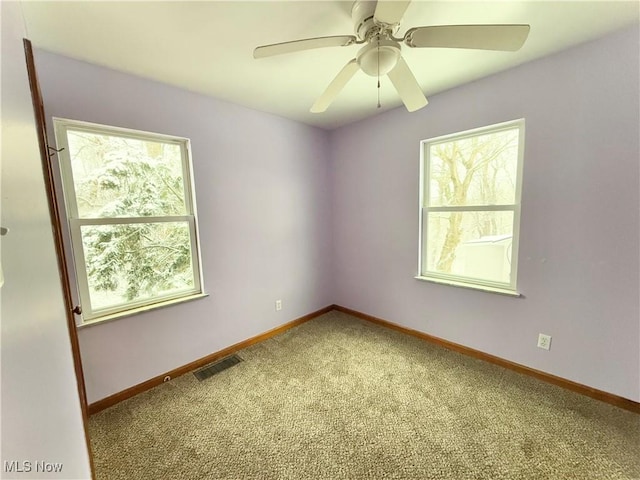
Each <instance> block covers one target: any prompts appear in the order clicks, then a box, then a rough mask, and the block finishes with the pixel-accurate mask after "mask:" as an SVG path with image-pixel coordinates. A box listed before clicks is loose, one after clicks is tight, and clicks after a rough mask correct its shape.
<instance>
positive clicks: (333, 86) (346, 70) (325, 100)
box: [311, 58, 360, 113]
mask: <svg viewBox="0 0 640 480" xmlns="http://www.w3.org/2000/svg"><path fill="white" fill-rule="evenodd" d="M359 69H360V66H359V65H358V62H357V61H356V59H355V58H354V59H353V60H351V61H350V62H349V63H347V64H346V65H345V66H344V67H342V70H340V72H339V73H338V75H336V78H334V79H333V80H332V81H331V83H330V84H329V86H328V87H327V89H326V90H325V91H324V93H323V94H322V95H320V98H318V99H317V100H316V102H315V103H314V104H313V106H312V107H311V112H312V113H322V112H324V111H325V110H326V109H327V108H329V105H331V102H333V100H334V99H335V98H336V97H337V96H338V94H339V93H340V92H341V91H342V89H343V88H344V86H345V85H346V84H347V82H348V81H349V80H351V77H353V76H354V75H355V73H356V72H357V71H358V70H359Z"/></svg>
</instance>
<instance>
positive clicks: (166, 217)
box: [54, 118, 202, 322]
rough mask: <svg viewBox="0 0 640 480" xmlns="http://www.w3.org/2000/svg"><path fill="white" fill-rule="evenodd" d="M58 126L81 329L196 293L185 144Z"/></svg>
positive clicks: (80, 125)
mask: <svg viewBox="0 0 640 480" xmlns="http://www.w3.org/2000/svg"><path fill="white" fill-rule="evenodd" d="M54 126H55V132H56V140H57V143H58V148H61V147H62V148H63V150H62V151H61V152H60V154H59V158H60V171H61V176H62V184H63V193H64V199H65V205H66V213H67V219H68V222H69V231H70V238H71V247H72V250H73V260H74V264H75V272H76V281H77V287H78V292H79V296H80V303H81V305H82V310H83V312H82V317H83V322H93V321H97V320H103V319H106V318H112V317H114V316H119V315H122V314H125V313H131V311H132V310H136V309H144V308H150V307H151V306H158V305H159V304H166V303H167V302H170V301H178V300H182V299H185V298H191V297H193V296H197V295H200V294H202V280H201V276H200V259H199V253H198V235H197V222H196V208H195V199H194V195H193V186H192V177H191V160H190V154H189V140H188V139H185V138H176V137H169V136H166V135H158V134H154V133H147V132H139V131H134V130H126V129H121V128H115V127H107V126H103V125H96V124H90V123H84V122H77V121H72V120H63V119H57V118H56V119H54Z"/></svg>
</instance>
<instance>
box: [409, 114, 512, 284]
mask: <svg viewBox="0 0 640 480" xmlns="http://www.w3.org/2000/svg"><path fill="white" fill-rule="evenodd" d="M523 141H524V120H517V121H513V122H507V123H503V124H499V125H493V126H489V127H484V128H480V129H476V130H471V131H467V132H462V133H458V134H453V135H447V136H443V137H438V138H434V139H430V140H425V141H423V142H422V159H421V163H422V165H421V201H420V206H421V215H420V255H419V275H418V276H419V278H422V279H432V280H434V281H441V282H445V283H446V282H447V281H450V282H451V283H454V284H462V285H466V286H471V287H477V288H482V287H489V288H497V289H505V290H508V291H513V292H515V290H516V274H517V251H518V232H519V224H520V197H521V179H522V154H523V150H524V142H523Z"/></svg>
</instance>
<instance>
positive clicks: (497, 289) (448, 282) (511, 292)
mask: <svg viewBox="0 0 640 480" xmlns="http://www.w3.org/2000/svg"><path fill="white" fill-rule="evenodd" d="M414 278H415V279H416V280H420V281H423V282H430V283H438V284H440V285H451V286H452V287H460V288H469V289H471V290H481V291H483V292H489V293H497V294H499V295H507V296H509V297H522V296H523V295H522V294H521V293H520V292H516V291H515V290H509V289H508V288H500V287H488V286H486V285H477V284H473V283H465V282H457V281H455V280H445V279H443V278H435V277H422V276H420V275H418V276H416V277H414Z"/></svg>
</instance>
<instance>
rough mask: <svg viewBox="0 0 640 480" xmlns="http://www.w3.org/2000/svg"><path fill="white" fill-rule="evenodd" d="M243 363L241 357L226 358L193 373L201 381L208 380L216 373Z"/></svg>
mask: <svg viewBox="0 0 640 480" xmlns="http://www.w3.org/2000/svg"><path fill="white" fill-rule="evenodd" d="M241 361H242V359H241V358H240V357H239V356H237V355H231V356H230V357H227V358H224V359H222V360H219V361H217V362H215V363H210V364H209V365H207V366H206V367H202V368H201V369H200V370H197V371H195V372H193V374H194V375H195V376H196V378H197V379H198V380H200V381H202V380H206V379H207V378H209V377H212V376H214V375H215V374H216V373H220V372H221V371H223V370H226V369H227V368H231V367H233V366H234V365H237V364H238V363H240V362H241Z"/></svg>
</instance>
